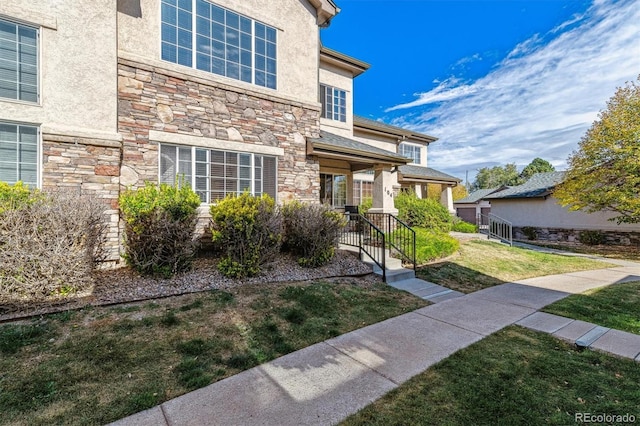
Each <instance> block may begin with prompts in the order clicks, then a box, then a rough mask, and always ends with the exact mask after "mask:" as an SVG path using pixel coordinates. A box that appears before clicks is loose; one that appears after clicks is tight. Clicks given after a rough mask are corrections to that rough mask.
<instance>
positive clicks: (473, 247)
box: [418, 240, 613, 293]
mask: <svg viewBox="0 0 640 426" xmlns="http://www.w3.org/2000/svg"><path fill="white" fill-rule="evenodd" d="M612 266H613V265H611V264H608V263H604V262H599V261H595V260H591V259H585V258H582V257H575V256H564V255H561V254H548V253H540V252H536V251H532V250H527V249H522V248H518V247H509V246H506V245H503V244H498V243H494V242H490V241H482V240H470V241H463V242H461V244H460V250H459V251H458V253H456V254H454V255H453V256H451V257H450V258H447V259H446V260H445V261H443V262H436V263H432V264H429V265H427V266H425V267H423V268H421V269H420V270H419V271H418V275H419V277H420V278H422V279H425V280H427V281H431V282H434V283H437V284H440V285H443V286H445V287H448V288H451V289H453V290H457V291H461V292H463V293H472V292H474V291H477V290H481V289H483V288H487V287H492V286H495V285H499V284H503V283H505V282H512V281H518V280H522V279H526V278H533V277H540V276H544V275H554V274H564V273H569V272H576V271H584V270H589V269H602V268H608V267H612Z"/></svg>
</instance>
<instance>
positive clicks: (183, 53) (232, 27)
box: [162, 0, 277, 89]
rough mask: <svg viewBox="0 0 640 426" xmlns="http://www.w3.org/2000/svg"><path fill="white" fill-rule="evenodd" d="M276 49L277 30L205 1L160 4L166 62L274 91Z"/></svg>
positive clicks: (176, 0) (172, 0) (179, 0)
mask: <svg viewBox="0 0 640 426" xmlns="http://www.w3.org/2000/svg"><path fill="white" fill-rule="evenodd" d="M194 27H195V28H194ZM276 46H277V41H276V29H275V28H272V27H270V26H267V25H264V24H262V23H260V22H257V21H254V20H253V19H250V18H247V17H246V16H243V15H240V14H238V13H235V12H232V11H230V10H228V9H225V8H222V7H220V6H216V5H215V4H212V3H209V2H208V1H205V0H162V59H163V60H165V61H169V62H174V63H176V64H180V65H184V66H187V67H192V68H197V69H199V70H203V71H207V72H211V73H214V74H218V75H222V76H225V77H229V78H233V79H235V80H241V81H245V82H247V83H253V84H256V85H258V86H263V87H268V88H270V89H275V88H276V84H277V78H276V77H277V58H276Z"/></svg>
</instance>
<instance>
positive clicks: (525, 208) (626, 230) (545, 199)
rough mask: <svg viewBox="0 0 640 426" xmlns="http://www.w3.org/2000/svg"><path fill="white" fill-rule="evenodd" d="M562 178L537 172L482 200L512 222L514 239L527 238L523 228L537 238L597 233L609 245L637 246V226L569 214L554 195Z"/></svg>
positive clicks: (602, 215) (563, 238) (566, 238)
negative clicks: (598, 232) (527, 178)
mask: <svg viewBox="0 0 640 426" xmlns="http://www.w3.org/2000/svg"><path fill="white" fill-rule="evenodd" d="M563 179H564V172H549V173H538V174H536V175H534V176H532V177H531V179H529V180H528V181H527V182H526V183H524V184H522V185H519V186H514V187H510V188H506V189H503V190H501V191H498V192H494V193H492V194H489V195H487V196H486V197H484V199H485V200H487V201H490V202H491V213H492V214H495V215H496V216H498V217H500V218H503V219H506V220H508V221H509V222H511V223H512V225H513V229H514V237H515V238H517V239H527V235H526V234H525V232H523V228H533V229H534V230H535V233H536V235H537V238H538V239H541V240H553V241H578V239H579V236H580V232H581V231H585V230H592V231H600V232H602V233H603V234H605V235H606V237H607V240H608V241H609V242H613V243H618V244H630V243H634V244H638V243H640V225H638V224H620V225H618V224H617V222H615V221H611V220H609V219H611V218H612V217H614V216H615V215H614V214H612V213H610V212H595V213H586V212H583V211H569V209H568V208H566V207H562V206H561V205H560V204H559V203H558V200H557V199H556V198H555V197H554V196H553V190H554V188H555V187H556V185H558V184H559V183H561V182H562V180H563Z"/></svg>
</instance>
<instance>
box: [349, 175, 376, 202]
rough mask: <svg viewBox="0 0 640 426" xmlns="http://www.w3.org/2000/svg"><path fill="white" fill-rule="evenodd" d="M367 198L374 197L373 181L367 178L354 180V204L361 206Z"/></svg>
mask: <svg viewBox="0 0 640 426" xmlns="http://www.w3.org/2000/svg"><path fill="white" fill-rule="evenodd" d="M366 199H373V182H370V181H366V180H354V181H353V204H354V205H356V206H359V205H360V204H362V202H363V201H364V200H366Z"/></svg>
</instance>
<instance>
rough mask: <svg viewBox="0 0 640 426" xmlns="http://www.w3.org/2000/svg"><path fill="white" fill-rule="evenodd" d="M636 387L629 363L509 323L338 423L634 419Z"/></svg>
mask: <svg viewBox="0 0 640 426" xmlns="http://www.w3.org/2000/svg"><path fill="white" fill-rule="evenodd" d="M638 383H640V368H638V364H637V363H635V362H634V361H630V360H625V359H619V358H614V357H611V356H607V355H605V354H602V353H599V352H593V351H589V350H585V351H577V350H576V349H574V348H573V347H571V346H570V345H568V344H566V343H564V342H562V341H560V340H557V339H555V338H553V337H551V336H549V335H547V334H544V333H538V332H534V331H530V330H526V329H523V328H520V327H516V326H512V327H509V328H506V329H504V330H502V331H500V332H498V333H495V334H493V335H491V336H489V337H487V338H485V339H483V340H482V341H480V342H478V343H476V344H474V345H472V346H469V347H468V348H466V349H463V350H461V351H459V352H457V353H455V354H454V355H452V356H451V357H449V358H447V359H445V360H444V361H442V362H440V363H439V364H437V365H435V366H433V367H432V368H430V369H428V370H427V371H425V372H424V373H422V374H420V375H418V376H416V377H414V378H412V379H411V380H409V381H408V382H406V383H405V384H403V385H401V386H400V387H399V388H398V389H396V390H394V391H392V392H390V393H389V394H387V395H385V396H384V397H382V398H381V399H379V400H378V401H376V402H375V403H373V404H371V405H370V406H368V407H366V408H364V409H363V410H362V411H360V412H359V413H357V414H355V415H353V416H351V417H349V418H348V419H347V420H346V421H344V422H343V423H342V424H343V425H384V426H389V425H452V426H453V425H465V426H466V425H541V424H551V425H570V424H575V423H576V422H575V415H576V413H593V414H596V413H598V414H620V415H624V414H630V415H633V416H635V418H636V419H638V418H640V408H639V407H640V387H638ZM599 424H601V423H599ZM607 424H609V423H607Z"/></svg>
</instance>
